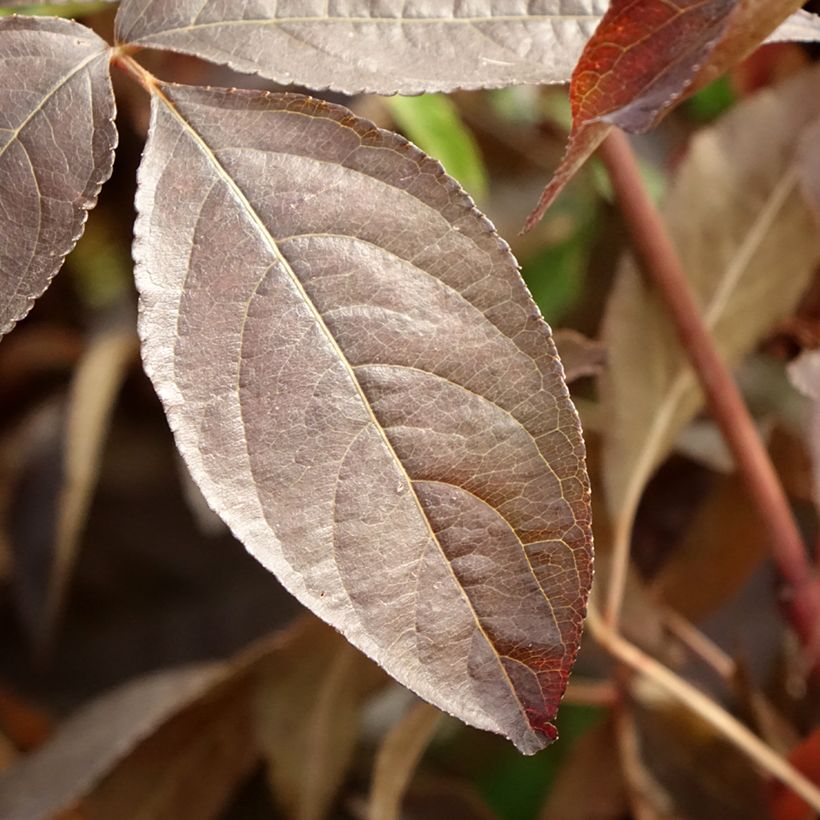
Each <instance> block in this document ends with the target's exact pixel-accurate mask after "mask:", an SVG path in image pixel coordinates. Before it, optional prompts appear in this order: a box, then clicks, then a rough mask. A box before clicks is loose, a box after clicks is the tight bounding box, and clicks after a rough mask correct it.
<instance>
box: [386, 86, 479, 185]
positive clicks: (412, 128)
mask: <svg viewBox="0 0 820 820" xmlns="http://www.w3.org/2000/svg"><path fill="white" fill-rule="evenodd" d="M388 105H389V106H390V112H391V114H392V115H393V119H394V120H395V122H396V125H398V126H399V128H400V129H401V130H402V131H403V132H404V135H405V136H406V137H407V138H408V139H409V140H410V141H411V142H414V143H416V145H418V147H419V148H421V149H422V151H424V152H426V153H428V154H430V156H432V157H435V158H436V159H437V160H438V161H439V162H440V163H441V164H442V165H443V166H444V170H445V171H447V173H448V174H449V175H450V176H451V177H455V179H457V180H458V181H459V182H460V183H461V185H462V187H463V188H464V189H465V190H466V191H467V192H468V193H469V194H470V195H471V196H472V197H473V198H474V199H476V200H481V199H483V198H484V196H485V195H486V193H487V170H486V168H485V167H484V160H483V159H482V157H481V152H480V150H479V148H478V145H477V144H476V141H475V138H474V137H473V134H472V132H471V131H470V129H469V128H468V127H467V126H466V125H465V124H464V122H463V120H462V119H461V116H460V114H459V113H458V108H456V106H455V104H454V103H453V101H452V100H451V99H450V98H449V97H446V96H444V95H443V94H422V95H421V96H419V97H391V98H390V99H389V100H388Z"/></svg>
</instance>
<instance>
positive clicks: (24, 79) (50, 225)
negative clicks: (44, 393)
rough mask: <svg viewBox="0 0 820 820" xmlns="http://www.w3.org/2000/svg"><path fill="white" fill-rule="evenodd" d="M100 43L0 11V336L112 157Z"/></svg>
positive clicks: (30, 297) (73, 26)
mask: <svg viewBox="0 0 820 820" xmlns="http://www.w3.org/2000/svg"><path fill="white" fill-rule="evenodd" d="M113 120H114V95H113V92H112V90H111V80H110V77H109V73H108V45H107V44H106V43H105V42H104V41H103V40H101V39H100V38H99V37H97V35H96V34H94V32H92V31H90V30H89V29H87V28H84V27H83V26H80V25H78V24H77V23H72V22H70V21H67V20H59V19H56V18H53V17H39V18H35V17H7V18H3V19H2V20H0V336H2V335H3V334H4V333H7V332H8V331H9V330H10V329H11V328H12V327H13V326H14V324H15V323H16V322H18V321H19V320H20V319H22V318H23V317H24V316H25V315H26V314H27V313H28V312H29V310H30V309H31V306H32V304H33V303H34V300H35V299H36V298H37V297H38V296H40V295H41V294H42V293H43V291H44V290H45V289H46V288H47V287H48V285H49V283H50V282H51V280H52V278H53V277H54V275H55V274H56V273H57V271H58V270H59V269H60V266H61V265H62V262H63V259H64V258H65V255H66V254H67V253H68V252H69V251H70V250H71V249H72V248H73V247H74V245H75V243H76V242H77V239H79V237H80V235H81V234H82V230H83V226H84V224H85V220H86V215H87V212H88V210H89V209H90V208H93V207H94V205H95V203H96V201H97V194H98V193H99V190H100V187H101V186H102V184H103V182H105V180H106V179H108V177H109V175H110V173H111V167H112V165H113V161H114V146H115V145H116V142H117V132H116V130H115V128H114V122H113Z"/></svg>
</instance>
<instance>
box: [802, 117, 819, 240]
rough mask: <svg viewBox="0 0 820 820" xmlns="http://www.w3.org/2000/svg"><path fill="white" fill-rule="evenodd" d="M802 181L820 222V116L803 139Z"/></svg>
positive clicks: (807, 197) (806, 131)
mask: <svg viewBox="0 0 820 820" xmlns="http://www.w3.org/2000/svg"><path fill="white" fill-rule="evenodd" d="M800 182H801V185H802V186H803V192H804V194H805V195H806V199H807V200H808V202H809V205H810V206H811V207H812V209H813V210H814V215H815V216H816V217H817V222H818V224H820V117H818V119H817V121H816V122H815V123H814V124H813V125H812V126H810V127H809V128H807V129H806V130H805V132H804V134H803V137H802V139H801V143H800Z"/></svg>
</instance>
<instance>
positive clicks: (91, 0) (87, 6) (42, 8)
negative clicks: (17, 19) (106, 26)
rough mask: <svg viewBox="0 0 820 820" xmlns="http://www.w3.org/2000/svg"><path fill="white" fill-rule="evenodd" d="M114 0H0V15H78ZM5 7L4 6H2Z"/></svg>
mask: <svg viewBox="0 0 820 820" xmlns="http://www.w3.org/2000/svg"><path fill="white" fill-rule="evenodd" d="M113 2H116V0H77V2H73V0H54V2H51V3H31V2H29V0H2V6H0V17H7V16H8V15H10V14H34V15H37V16H40V17H80V16H82V15H86V14H93V13H94V12H95V11H101V10H102V9H104V8H106V6H108V5H109V4H110V3H113ZM4 7H5V8H4Z"/></svg>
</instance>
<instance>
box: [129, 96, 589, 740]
mask: <svg viewBox="0 0 820 820" xmlns="http://www.w3.org/2000/svg"><path fill="white" fill-rule="evenodd" d="M137 206H138V212H139V216H138V222H137V229H136V234H137V239H136V244H135V257H136V260H137V283H138V286H139V290H140V294H141V304H142V307H141V320H140V330H141V336H142V339H143V350H144V357H145V363H146V368H147V370H148V372H149V374H150V376H151V378H152V379H153V381H154V384H155V386H156V389H157V391H158V393H159V395H160V397H161V399H162V401H163V403H164V405H165V409H166V412H167V414H168V417H169V419H170V423H171V426H172V427H173V429H174V432H175V434H176V438H177V443H178V445H179V448H180V450H181V452H182V453H183V455H184V457H185V459H186V460H187V462H188V466H189V467H190V470H191V473H192V475H193V476H194V477H195V479H196V480H197V482H198V483H199V484H200V486H201V488H202V490H203V491H204V493H205V496H206V498H207V499H208V500H209V502H210V503H211V505H212V506H213V507H214V509H216V510H217V511H218V512H219V513H220V515H221V516H222V517H223V518H224V519H225V521H226V522H227V523H228V524H229V525H230V526H231V528H232V529H233V530H234V532H235V533H236V534H237V536H238V537H239V538H240V539H241V540H242V541H243V542H244V543H245V545H246V546H247V547H248V549H249V550H250V551H251V552H252V553H253V554H254V555H255V556H256V557H257V558H258V559H259V560H260V561H261V562H262V563H263V564H265V566H267V567H268V568H269V569H270V570H272V571H273V572H274V573H276V575H277V576H278V577H279V579H280V580H281V581H282V583H283V584H285V586H287V588H288V589H289V590H290V591H291V592H293V593H294V594H295V595H296V596H297V597H298V598H299V599H300V600H301V601H302V602H303V603H305V604H306V605H307V606H309V607H310V608H311V609H312V610H313V611H314V612H316V613H317V614H318V615H320V616H321V617H322V618H324V619H325V620H327V621H328V622H330V623H331V624H333V625H334V626H335V627H337V628H338V629H340V630H341V631H342V632H343V633H344V634H345V635H346V636H347V637H348V638H349V639H350V640H351V641H352V642H353V643H354V644H355V645H356V646H358V647H359V648H361V649H362V650H363V651H364V652H366V653H367V654H368V655H370V656H371V657H372V658H374V659H375V660H376V661H378V662H379V663H380V664H381V665H383V666H384V667H385V669H387V670H388V671H389V672H390V673H391V674H392V675H394V676H395V677H396V678H397V679H399V680H400V681H401V682H402V683H404V684H406V685H407V686H408V687H410V688H411V689H413V690H415V691H416V692H418V693H419V694H420V695H421V696H422V697H424V698H426V699H427V700H429V701H432V702H433V703H435V704H436V705H437V706H439V707H441V708H442V709H445V710H446V711H448V712H450V713H452V714H455V715H457V716H458V717H460V718H462V719H463V720H465V721H466V722H468V723H471V724H473V725H475V726H479V727H482V728H486V729H490V730H492V731H496V732H500V733H502V734H504V735H506V736H508V737H510V738H511V739H512V740H513V742H514V743H515V744H516V745H517V746H518V747H519V748H520V749H521V750H523V751H526V752H534V751H536V750H537V749H539V748H541V747H543V746H544V745H545V744H546V743H547V742H548V741H549V740H550V739H551V738H553V737H554V734H555V733H554V729H553V727H552V725H551V724H550V721H551V720H552V718H553V716H554V715H555V711H556V709H557V707H558V702H559V700H560V698H561V695H562V693H563V691H564V688H565V686H566V682H567V676H568V674H569V670H570V667H571V665H572V662H573V660H574V657H575V654H576V651H577V648H578V642H579V637H580V631H581V623H582V618H583V615H584V609H585V604H586V596H587V593H588V590H589V585H590V580H591V536H590V527H589V498H588V483H587V477H586V472H585V466H584V447H583V442H582V439H581V435H580V430H579V425H578V419H577V416H576V413H575V410H574V408H573V406H572V404H571V402H570V399H569V397H568V394H567V390H566V387H565V385H564V381H563V377H562V370H561V365H560V363H559V361H558V358H557V355H556V352H555V346H554V345H553V342H552V339H551V336H550V331H549V328H548V327H547V325H546V324H545V323H544V322H543V320H542V319H541V317H540V315H539V313H538V310H537V308H536V307H535V305H534V303H533V302H532V300H531V298H530V296H529V294H528V293H527V291H526V289H525V287H524V285H523V283H522V281H521V278H520V276H519V274H518V269H517V266H516V263H515V260H514V259H513V257H512V256H511V254H510V252H509V249H508V247H507V245H506V244H505V243H504V242H503V241H502V240H501V239H499V237H498V235H497V234H496V233H495V231H494V229H493V227H492V225H491V224H490V223H489V222H488V221H487V220H486V219H485V218H484V217H483V216H482V215H481V214H480V213H479V212H478V211H477V210H476V209H475V207H474V206H473V204H472V201H471V200H470V199H469V197H467V196H466V194H464V192H463V191H462V190H461V189H460V188H459V187H458V185H457V183H455V182H454V181H453V180H452V179H451V178H450V177H448V176H447V175H446V174H445V173H444V171H443V170H442V168H441V166H440V165H439V164H438V163H437V162H436V161H434V160H432V159H430V158H428V157H426V156H425V155H424V154H422V153H421V152H420V151H419V150H418V149H417V148H415V147H414V146H412V145H411V144H410V143H408V142H407V141H405V140H404V139H403V138H401V137H399V136H397V135H396V134H393V133H391V132H388V131H383V130H380V129H378V128H376V127H375V126H373V125H372V124H371V123H368V122H366V121H364V120H361V119H358V118H357V117H355V116H353V115H352V114H351V113H350V112H349V111H348V110H347V109H345V108H342V107H339V106H333V105H329V104H327V103H324V102H320V101H317V100H314V99H310V98H308V97H304V96H300V95H295V94H263V93H259V92H230V91H221V90H208V89H200V88H186V87H181V86H173V85H161V86H158V87H157V88H156V89H155V95H154V101H153V114H152V124H151V129H150V136H149V140H148V145H147V147H146V153H145V157H144V160H143V164H142V167H141V170H140V188H139V193H138V197H137Z"/></svg>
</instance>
